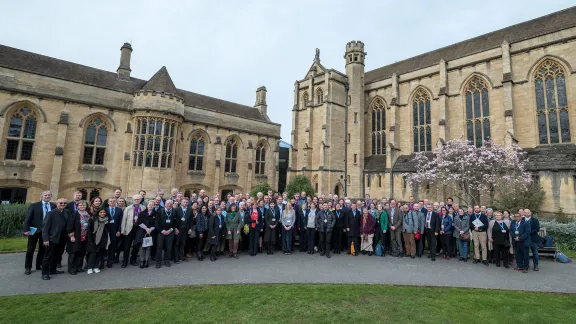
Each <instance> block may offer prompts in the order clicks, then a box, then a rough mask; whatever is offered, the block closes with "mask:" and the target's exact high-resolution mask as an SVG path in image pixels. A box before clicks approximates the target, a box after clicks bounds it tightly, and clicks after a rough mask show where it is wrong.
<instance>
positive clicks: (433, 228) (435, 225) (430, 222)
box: [424, 204, 440, 261]
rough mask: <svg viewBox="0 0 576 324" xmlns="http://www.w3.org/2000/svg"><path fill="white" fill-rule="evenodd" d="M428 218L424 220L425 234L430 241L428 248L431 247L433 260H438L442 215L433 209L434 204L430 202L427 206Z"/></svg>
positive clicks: (430, 255)
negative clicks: (437, 241) (438, 238)
mask: <svg viewBox="0 0 576 324" xmlns="http://www.w3.org/2000/svg"><path fill="white" fill-rule="evenodd" d="M426 210H428V212H427V213H426V218H425V220H424V222H425V223H424V235H425V236H426V240H427V241H428V248H430V254H429V255H428V257H429V258H431V259H432V261H436V237H437V236H438V232H440V217H439V216H438V213H437V212H435V211H433V209H432V205H431V204H428V206H426Z"/></svg>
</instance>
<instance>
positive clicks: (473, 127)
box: [465, 76, 490, 147]
mask: <svg viewBox="0 0 576 324" xmlns="http://www.w3.org/2000/svg"><path fill="white" fill-rule="evenodd" d="M465 92H466V95H465V101H466V138H467V139H468V141H469V142H470V143H473V144H474V145H476V146H477V147H479V146H482V144H483V143H484V141H487V140H489V139H490V104H489V99H488V86H487V84H486V81H484V79H482V78H480V77H478V76H474V77H473V78H472V79H471V80H470V81H469V82H468V84H467V85H466V90H465Z"/></svg>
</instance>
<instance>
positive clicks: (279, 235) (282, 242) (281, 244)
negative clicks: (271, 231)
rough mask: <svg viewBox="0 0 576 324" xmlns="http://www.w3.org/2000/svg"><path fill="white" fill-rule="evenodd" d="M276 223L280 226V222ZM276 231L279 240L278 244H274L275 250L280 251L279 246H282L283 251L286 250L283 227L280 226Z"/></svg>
mask: <svg viewBox="0 0 576 324" xmlns="http://www.w3.org/2000/svg"><path fill="white" fill-rule="evenodd" d="M278 225H280V226H282V224H281V223H280V222H278ZM276 232H278V234H277V235H278V242H280V244H277V245H276V251H280V248H282V251H283V252H286V250H285V249H284V236H285V235H284V234H285V233H284V227H282V230H281V231H276Z"/></svg>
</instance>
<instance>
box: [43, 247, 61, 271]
mask: <svg viewBox="0 0 576 324" xmlns="http://www.w3.org/2000/svg"><path fill="white" fill-rule="evenodd" d="M57 246H58V243H54V242H50V244H49V245H48V247H46V249H45V250H44V258H42V275H48V274H50V272H53V271H56V259H55V258H54V254H55V253H56V247H57Z"/></svg>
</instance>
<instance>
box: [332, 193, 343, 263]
mask: <svg viewBox="0 0 576 324" xmlns="http://www.w3.org/2000/svg"><path fill="white" fill-rule="evenodd" d="M344 214H345V213H344V211H343V210H342V205H341V204H340V203H337V204H336V209H334V217H335V218H336V223H335V224H334V230H333V231H332V240H333V242H334V244H333V247H334V253H335V254H340V251H342V235H343V234H344Z"/></svg>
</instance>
